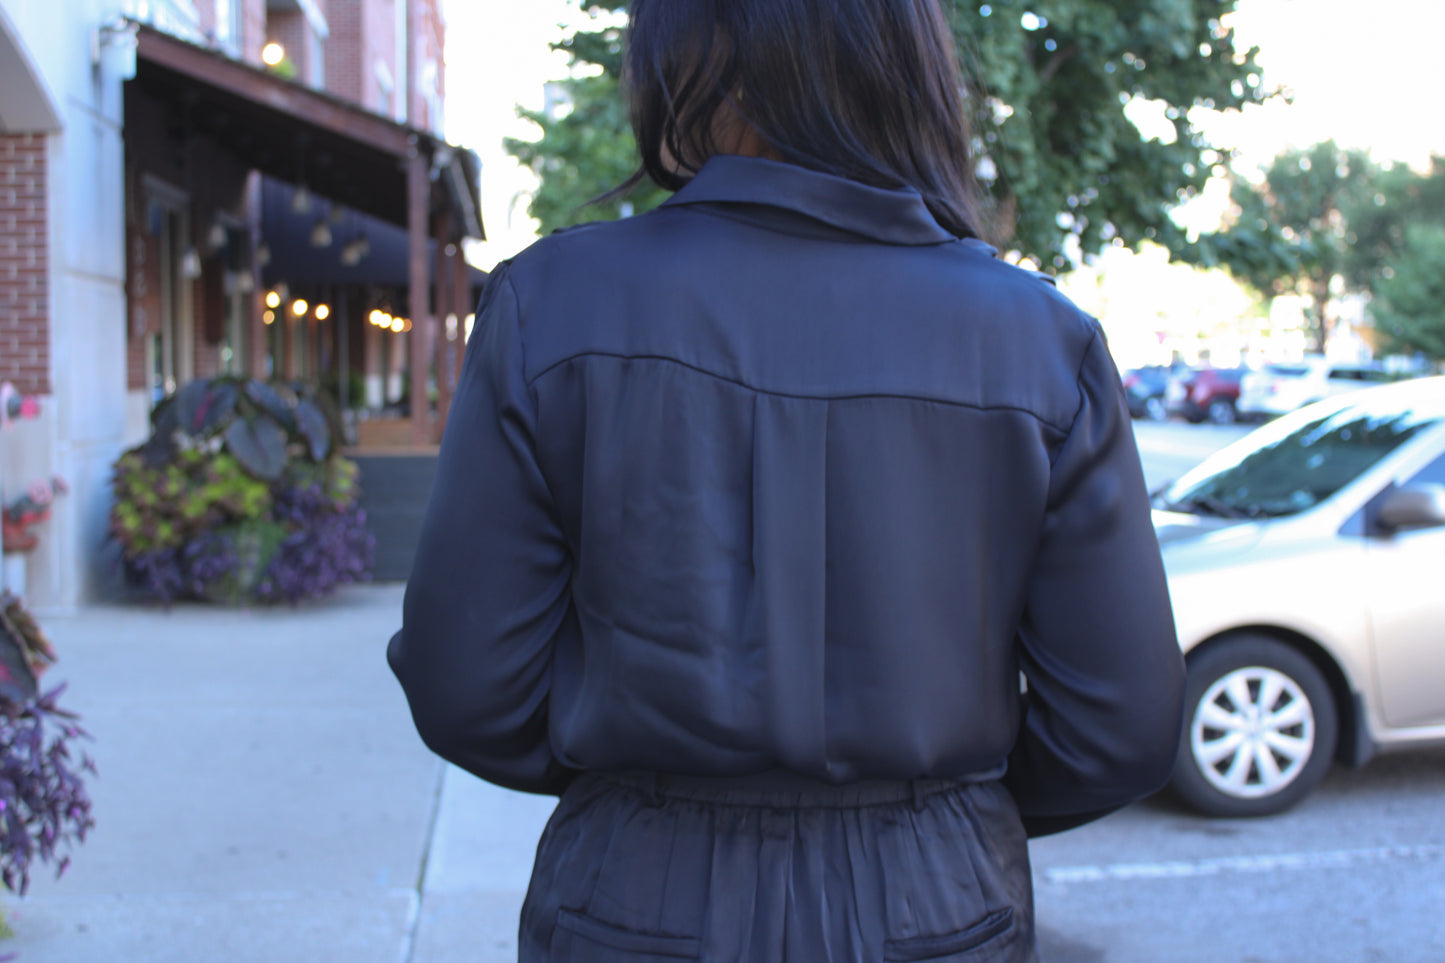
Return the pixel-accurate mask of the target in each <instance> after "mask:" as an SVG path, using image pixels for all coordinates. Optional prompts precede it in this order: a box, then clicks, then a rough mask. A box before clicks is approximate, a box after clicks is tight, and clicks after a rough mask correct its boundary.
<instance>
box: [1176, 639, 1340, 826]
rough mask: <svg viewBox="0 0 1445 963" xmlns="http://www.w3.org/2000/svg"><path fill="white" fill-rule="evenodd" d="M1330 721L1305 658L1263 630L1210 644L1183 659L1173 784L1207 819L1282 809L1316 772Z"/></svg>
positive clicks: (1327, 701) (1325, 693) (1328, 755)
mask: <svg viewBox="0 0 1445 963" xmlns="http://www.w3.org/2000/svg"><path fill="white" fill-rule="evenodd" d="M1337 725H1338V724H1337V715H1336V711H1335V704H1334V698H1333V696H1332V694H1331V693H1330V687H1329V683H1328V682H1326V681H1325V677H1324V675H1323V674H1322V673H1321V672H1320V670H1319V669H1318V668H1316V667H1315V664H1314V663H1313V662H1311V661H1310V660H1309V659H1308V658H1306V657H1305V656H1303V655H1301V654H1300V653H1299V652H1297V651H1295V650H1294V649H1292V648H1290V647H1289V646H1287V645H1285V644H1284V643H1282V642H1278V641H1276V640H1274V639H1270V638H1266V637H1263V636H1252V635H1249V636H1244V635H1242V636H1236V637H1234V638H1232V639H1229V640H1227V641H1222V642H1218V643H1216V644H1215V645H1213V646H1211V647H1209V648H1208V649H1205V650H1204V651H1203V652H1201V653H1199V655H1198V657H1196V658H1194V659H1192V660H1190V663H1189V675H1188V682H1187V685H1186V688H1185V720H1184V732H1183V734H1182V735H1181V737H1180V746H1179V761H1178V763H1177V765H1176V766H1175V769H1174V780H1173V786H1174V790H1175V792H1176V793H1178V795H1179V796H1180V797H1181V798H1182V799H1183V800H1184V801H1185V802H1186V803H1188V804H1189V805H1191V806H1193V807H1194V808H1195V809H1198V810H1199V811H1201V812H1204V813H1207V814H1209V815H1211V816H1227V817H1236V816H1267V815H1270V814H1271V813H1277V812H1281V811H1283V810H1285V809H1288V808H1289V807H1290V806H1293V805H1294V804H1295V803H1297V802H1299V801H1300V800H1301V799H1303V798H1304V797H1305V795H1306V794H1308V793H1309V791H1310V790H1311V789H1313V788H1314V787H1315V785H1316V784H1317V783H1318V782H1319V781H1320V779H1322V778H1323V777H1324V775H1325V772H1326V771H1327V770H1328V769H1329V767H1330V761H1331V759H1332V758H1333V756H1334V752H1335V738H1336V733H1337Z"/></svg>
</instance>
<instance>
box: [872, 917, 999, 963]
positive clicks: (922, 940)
mask: <svg viewBox="0 0 1445 963" xmlns="http://www.w3.org/2000/svg"><path fill="white" fill-rule="evenodd" d="M1013 933H1014V911H1013V907H1005V908H1003V909H1001V910H997V911H996V912H993V913H990V914H988V915H987V916H985V917H984V918H983V919H981V920H979V921H978V922H977V923H974V924H973V925H972V926H970V927H968V928H967V929H963V930H959V931H958V932H956V933H945V934H943V935H942V936H915V937H913V938H911V939H906V940H889V941H887V942H886V943H884V944H883V959H884V960H885V961H886V963H922V961H933V963H949V961H957V963H965V961H967V963H985V961H995V960H997V961H999V963H1004V961H1007V960H1008V959H1009V958H1008V956H1007V955H1006V954H1007V953H1008V949H1009V947H1010V946H1011V945H1012V944H1013V942H1014V941H1013Z"/></svg>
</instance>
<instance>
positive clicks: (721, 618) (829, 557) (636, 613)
mask: <svg viewBox="0 0 1445 963" xmlns="http://www.w3.org/2000/svg"><path fill="white" fill-rule="evenodd" d="M389 659H390V662H391V665H392V667H393V669H394V671H395V672H396V674H397V676H398V678H399V679H400V680H401V683H402V685H403V687H404V689H405V691H406V694H407V696H408V698H409V700H410V704H411V708H412V713H413V717H414V719H415V722H416V724H417V727H418V729H419V731H420V733H421V735H422V736H423V738H424V739H425V740H426V742H427V743H428V745H430V746H431V747H432V748H433V749H434V750H435V751H436V752H438V753H439V754H440V755H442V756H443V757H445V758H446V759H449V760H451V761H452V762H454V763H456V764H457V765H459V766H461V767H463V768H465V769H468V770H470V771H471V772H473V773H475V774H477V775H478V776H481V777H482V778H484V779H488V780H491V781H493V782H496V783H499V784H501V785H504V786H509V787H514V788H518V789H523V790H529V791H534V792H544V793H549V792H550V793H557V792H560V791H561V790H562V789H563V788H564V787H565V786H566V784H567V783H568V781H569V779H570V778H571V776H572V775H574V774H575V772H576V771H578V770H653V771H662V772H675V773H690V774H705V775H739V774H746V773H752V772H757V771H760V770H767V769H775V768H781V769H785V770H790V771H793V772H797V773H801V774H804V775H808V776H813V777H816V778H818V779H822V780H827V781H830V782H839V783H841V782H849V781H855V780H863V779H914V778H922V777H943V778H949V777H961V776H965V775H969V774H977V773H980V772H991V771H992V772H997V771H999V770H1000V769H1002V768H1003V766H1004V764H1005V763H1006V764H1007V767H1008V773H1007V776H1006V777H1005V778H1006V784H1007V785H1008V787H1009V788H1010V789H1011V790H1012V791H1013V793H1014V796H1015V798H1016V800H1017V801H1018V803H1019V806H1020V809H1021V811H1022V812H1023V814H1024V816H1025V818H1026V821H1029V824H1030V828H1031V830H1033V831H1035V832H1041V831H1048V830H1049V828H1050V827H1053V828H1057V827H1060V826H1063V825H1068V824H1070V823H1072V822H1078V821H1080V820H1082V819H1087V818H1090V816H1091V815H1092V814H1097V813H1100V812H1104V811H1107V810H1109V809H1112V808H1115V807H1117V806H1119V805H1122V804H1124V803H1126V802H1128V801H1130V800H1132V799H1134V798H1137V797H1139V796H1140V795H1143V794H1145V793H1148V792H1150V791H1152V790H1154V789H1155V788H1157V787H1158V785H1159V784H1160V783H1161V782H1162V781H1163V780H1164V779H1165V778H1166V777H1167V775H1168V773H1169V770H1170V768H1171V766H1172V761H1173V758H1174V753H1175V748H1176V745H1177V739H1178V732H1179V726H1180V718H1181V697H1182V692H1181V687H1182V660H1181V657H1180V653H1179V650H1178V647H1177V644H1176V641H1175V635H1174V627H1173V620H1172V617H1171V614H1170V608H1169V601H1168V595H1167V591H1166V585H1165V580H1164V573H1163V568H1162V565H1161V562H1160V557H1159V551H1158V547H1157V544H1156V541H1155V537H1154V532H1153V528H1152V526H1151V523H1150V516H1149V508H1148V504H1147V497H1146V492H1145V488H1144V481H1143V477H1142V473H1141V470H1140V465H1139V459H1138V454H1137V451H1136V449H1135V445H1134V439H1133V434H1132V432H1131V429H1130V424H1129V419H1128V413H1127V410H1126V407H1125V404H1124V400H1123V394H1122V390H1121V388H1120V384H1119V378H1118V374H1117V371H1116V369H1115V367H1114V364H1113V362H1112V360H1111V359H1110V357H1109V353H1108V351H1107V349H1106V347H1105V344H1104V340H1103V338H1102V337H1101V334H1100V331H1099V328H1098V325H1097V324H1096V322H1095V321H1094V320H1093V319H1091V318H1089V317H1088V316H1087V315H1085V314H1083V313H1082V312H1081V311H1079V310H1078V309H1077V308H1076V307H1075V306H1074V305H1072V304H1071V303H1070V302H1069V301H1068V300H1067V299H1065V298H1064V297H1063V296H1061V295H1060V294H1059V293H1058V292H1057V291H1056V290H1055V289H1054V288H1053V286H1052V285H1050V284H1049V283H1047V282H1045V281H1044V280H1041V279H1040V278H1039V277H1037V276H1035V275H1033V274H1031V273H1029V272H1026V271H1023V270H1020V269H1019V268H1016V267H1013V266H1010V265H1008V264H1006V263H1004V262H1002V261H1000V260H998V259H996V257H995V256H994V252H993V251H992V249H990V248H989V247H987V246H986V245H984V244H983V243H981V242H979V241H977V240H968V239H964V240H961V239H958V238H956V237H954V236H952V235H951V234H949V233H948V232H947V231H946V230H944V229H943V228H942V227H941V226H940V225H939V224H938V223H937V221H936V220H935V219H934V218H933V217H932V215H931V214H930V213H929V211H928V208H927V206H926V205H925V204H924V202H923V200H922V198H921V197H920V196H919V195H918V194H917V193H916V192H913V191H911V190H884V189H879V188H875V187H870V186H866V185H863V184H860V183H856V182H853V181H848V180H844V179H840V178H836V177H832V176H829V175H826V174H821V173H817V172H812V171H808V170H805V169H803V168H800V167H796V166H792V165H787V164H781V163H775V162H772V161H767V160H761V159H752V158H742V157H735V156H718V157H714V158H713V159H712V160H710V161H709V162H708V163H707V164H706V165H705V166H704V168H703V169H702V171H701V172H700V173H699V174H698V175H697V176H696V177H695V178H694V179H693V180H692V181H691V182H690V183H689V184H688V185H687V186H686V187H684V188H683V189H682V190H681V191H680V192H678V193H677V194H676V195H675V196H674V197H673V198H672V199H671V200H670V201H669V202H667V203H666V204H664V205H663V206H662V207H661V208H660V209H658V210H656V211H654V212H651V213H648V214H645V215H642V216H639V217H635V218H630V219H627V220H623V221H618V222H614V223H609V224H602V225H590V226H585V227H581V228H577V229H573V230H570V231H566V232H561V233H558V234H555V235H553V236H551V237H548V238H546V239H544V240H542V241H540V242H538V243H537V244H535V245H533V246H532V247H531V248H530V249H528V250H527V251H525V252H524V253H522V254H521V255H519V256H518V257H517V258H516V259H515V260H514V261H513V262H511V263H510V264H503V265H502V266H500V267H499V268H498V270H497V271H495V272H494V274H493V276H492V278H491V279H490V281H489V283H488V286H487V289H486V292H485V293H484V295H483V303H482V305H481V307H480V309H479V313H478V317H477V323H476V327H475V331H474V333H473V336H472V338H471V340H470V342H469V344H468V346H467V353H466V361H465V366H464V371H463V374H462V378H461V383H460V385H459V387H458V390H457V393H456V396H455V400H454V402H453V407H452V409H451V415H450V417H449V420H448V424H447V428H446V434H445V439H444V441H443V444H442V450H441V455H440V461H439V464H438V469H437V477H436V483H435V488H434V491H433V493H432V497H431V503H430V506H429V509H428V512H427V517H426V521H425V523H424V527H423V530H422V534H421V539H420V546H419V549H418V553H417V557H416V562H415V568H414V570H413V573H412V577H411V581H410V583H409V585H408V587H407V593H406V601H405V607H404V624H403V628H402V630H401V631H400V632H399V633H397V635H396V636H395V637H394V638H393V640H392V642H391V645H390V648H389ZM1021 671H1022V673H1023V674H1024V676H1025V677H1026V679H1027V689H1028V692H1027V696H1026V697H1025V696H1023V695H1021V693H1020V685H1019V675H1020V672H1021Z"/></svg>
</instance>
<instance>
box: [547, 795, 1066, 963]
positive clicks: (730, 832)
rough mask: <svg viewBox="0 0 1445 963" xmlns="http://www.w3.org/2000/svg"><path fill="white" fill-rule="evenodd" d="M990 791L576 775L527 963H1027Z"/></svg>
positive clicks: (1021, 911)
mask: <svg viewBox="0 0 1445 963" xmlns="http://www.w3.org/2000/svg"><path fill="white" fill-rule="evenodd" d="M1037 959H1038V952H1037V948H1036V945H1035V937H1034V920H1033V889H1032V880H1031V879H1030V876H1029V861H1028V842H1027V839H1026V838H1025V835H1024V831H1023V828H1022V826H1021V825H1020V822H1019V817H1018V811H1017V809H1016V808H1015V807H1014V803H1013V799H1012V797H1010V796H1009V794H1008V792H1007V791H1006V790H1004V788H1003V787H1002V786H1001V785H1000V784H999V783H998V782H997V781H993V780H989V781H983V782H952V781H947V782H945V781H936V780H928V781H917V782H912V783H908V782H877V783H858V784H853V785H848V786H831V785H827V784H824V783H819V782H814V781H812V780H806V779H802V778H801V777H797V776H791V775H787V774H778V775H775V776H762V777H744V778H742V779H738V780H731V779H705V778H689V777H675V776H652V775H648V774H635V775H634V774H627V775H604V774H588V775H584V776H581V777H579V778H578V779H577V781H576V782H575V783H574V784H573V785H572V786H571V787H570V788H569V789H568V790H567V792H566V794H565V795H563V797H562V801H561V803H560V804H559V805H558V807H557V811H556V812H555V813H554V814H553V816H552V820H551V822H550V823H548V825H547V829H546V832H545V833H543V835H542V840H541V842H540V843H539V844H538V847H537V863H536V867H535V869H534V870H533V874H532V883H531V887H530V889H529V891H528V893H527V901H526V904H525V905H524V907H523V909H522V926H521V939H520V951H519V960H520V961H521V963H543V961H550V963H572V961H587V963H646V961H658V963H661V961H673V963H675V961H677V960H706V961H718V963H721V961H727V963H779V961H792V963H880V961H903V960H911V961H922V960H937V961H959V963H962V961H968V963H1036V961H1037Z"/></svg>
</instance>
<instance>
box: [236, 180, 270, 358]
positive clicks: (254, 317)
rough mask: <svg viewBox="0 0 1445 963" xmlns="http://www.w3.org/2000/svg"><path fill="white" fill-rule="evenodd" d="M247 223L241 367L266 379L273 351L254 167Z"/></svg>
mask: <svg viewBox="0 0 1445 963" xmlns="http://www.w3.org/2000/svg"><path fill="white" fill-rule="evenodd" d="M246 223H247V224H249V225H250V226H251V230H249V231H247V232H246V237H247V238H248V240H249V243H250V254H249V257H248V263H249V264H250V271H251V293H250V294H248V295H246V297H244V298H242V299H241V303H242V304H243V305H244V306H245V307H244V310H245V311H246V350H247V352H248V354H249V356H248V357H247V358H246V360H245V361H244V362H243V363H242V371H243V372H245V373H246V374H247V375H249V376H250V377H252V378H260V379H262V380H263V381H264V380H265V379H266V358H267V357H268V356H269V355H270V353H271V352H270V347H269V345H270V339H269V338H268V337H267V335H268V334H269V332H268V331H267V328H266V322H265V320H264V319H263V318H262V314H263V312H265V310H266V303H265V301H264V300H263V298H265V296H266V292H265V291H263V290H262V289H261V263H260V259H259V258H258V257H257V254H258V253H259V251H260V248H261V230H260V227H261V175H260V174H258V173H257V172H255V171H252V172H251V173H250V175H249V176H248V177H247V178H246Z"/></svg>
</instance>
